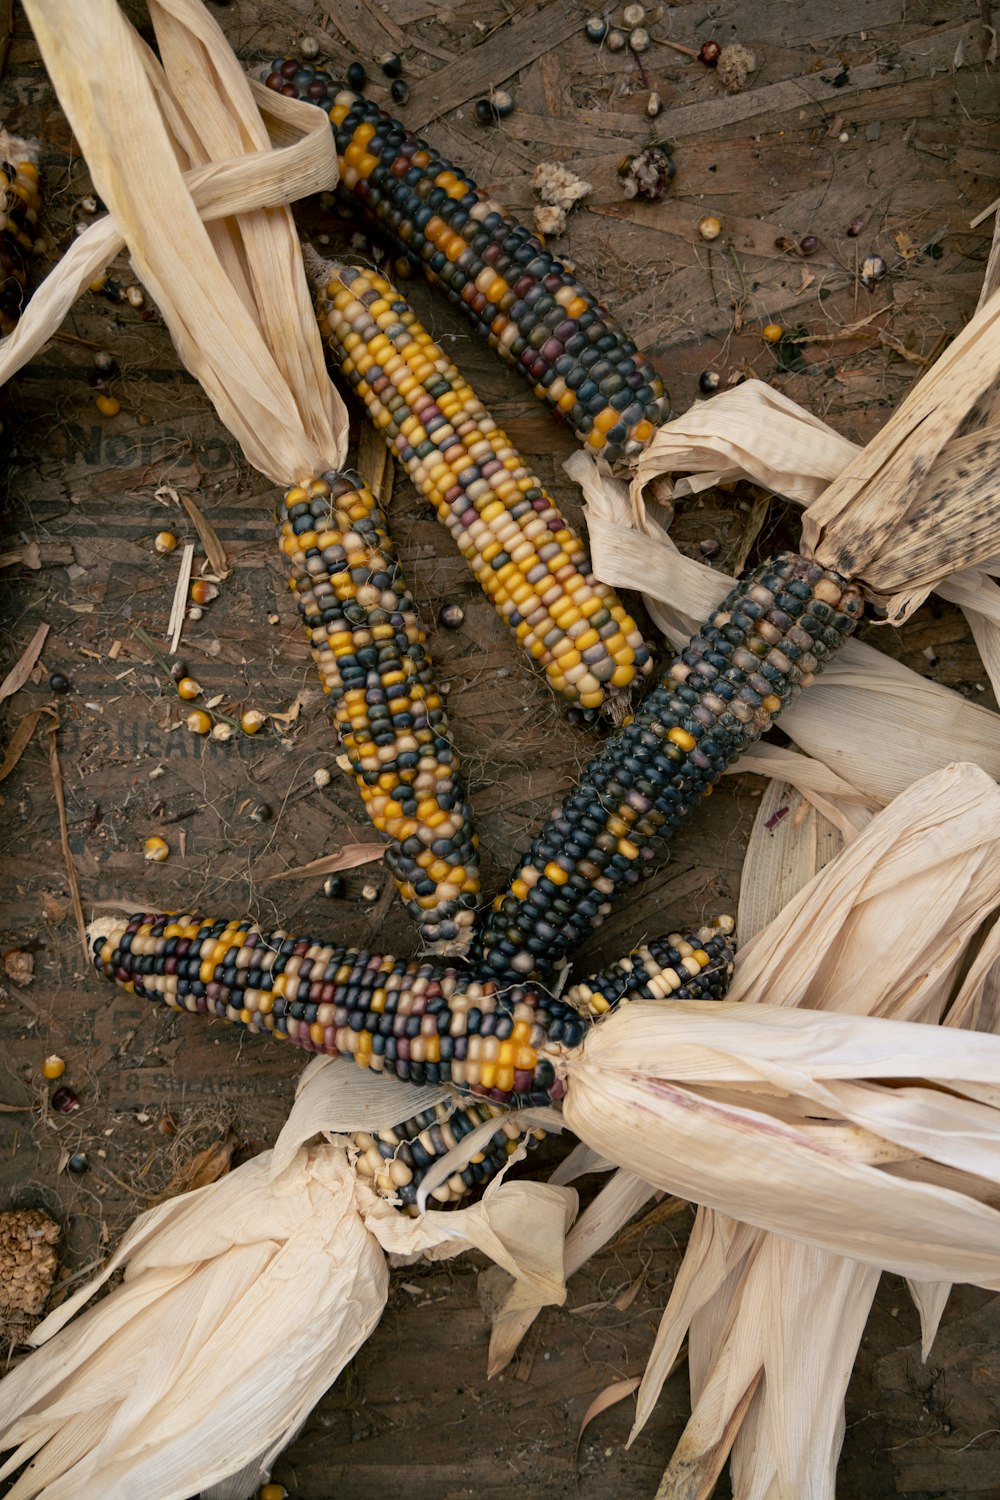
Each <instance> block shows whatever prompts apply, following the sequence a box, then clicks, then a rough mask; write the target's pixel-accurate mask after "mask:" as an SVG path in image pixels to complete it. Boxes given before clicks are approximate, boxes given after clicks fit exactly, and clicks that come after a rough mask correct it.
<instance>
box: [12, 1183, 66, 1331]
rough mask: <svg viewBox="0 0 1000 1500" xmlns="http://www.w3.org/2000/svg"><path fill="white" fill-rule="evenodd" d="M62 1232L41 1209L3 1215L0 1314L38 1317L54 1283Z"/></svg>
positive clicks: (26, 1209) (18, 1210)
mask: <svg viewBox="0 0 1000 1500" xmlns="http://www.w3.org/2000/svg"><path fill="white" fill-rule="evenodd" d="M61 1233H62V1231H61V1230H60V1228H59V1225H58V1224H57V1223H56V1221H55V1220H54V1219H50V1218H49V1216H48V1214H46V1213H43V1212H42V1210H41V1209H40V1208H21V1209H12V1210H11V1211H10V1212H8V1213H2V1214H0V1310H2V1311H4V1312H7V1313H27V1315H28V1316H29V1317H32V1318H34V1317H37V1315H38V1314H39V1313H40V1312H41V1310H42V1308H43V1307H44V1306H45V1301H46V1298H47V1297H48V1295H49V1292H50V1291H51V1289H52V1283H53V1281H54V1280H55V1275H56V1267H57V1266H58V1264H59V1257H58V1255H57V1253H56V1245H57V1244H58V1243H59V1238H60V1235H61Z"/></svg>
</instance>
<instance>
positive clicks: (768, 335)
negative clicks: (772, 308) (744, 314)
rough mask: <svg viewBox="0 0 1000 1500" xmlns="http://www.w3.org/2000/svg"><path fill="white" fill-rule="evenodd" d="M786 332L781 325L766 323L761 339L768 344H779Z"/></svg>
mask: <svg viewBox="0 0 1000 1500" xmlns="http://www.w3.org/2000/svg"><path fill="white" fill-rule="evenodd" d="M784 332H785V330H784V329H783V328H782V326H781V324H780V323H765V324H764V327H763V328H762V329H761V337H762V338H763V340H764V342H765V343H766V344H777V343H778V342H779V340H780V339H781V338H782V337H783V335H784Z"/></svg>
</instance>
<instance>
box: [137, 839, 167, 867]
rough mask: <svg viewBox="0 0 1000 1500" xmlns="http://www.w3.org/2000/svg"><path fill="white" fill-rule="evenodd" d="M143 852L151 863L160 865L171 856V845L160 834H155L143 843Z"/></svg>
mask: <svg viewBox="0 0 1000 1500" xmlns="http://www.w3.org/2000/svg"><path fill="white" fill-rule="evenodd" d="M143 854H144V856H145V858H146V859H147V860H149V862H150V864H154V865H160V864H162V863H163V861H164V860H165V859H168V858H169V856H170V845H169V844H168V843H167V841H166V839H161V838H160V836H159V834H153V836H152V838H148V839H147V840H146V842H145V844H144V845H143Z"/></svg>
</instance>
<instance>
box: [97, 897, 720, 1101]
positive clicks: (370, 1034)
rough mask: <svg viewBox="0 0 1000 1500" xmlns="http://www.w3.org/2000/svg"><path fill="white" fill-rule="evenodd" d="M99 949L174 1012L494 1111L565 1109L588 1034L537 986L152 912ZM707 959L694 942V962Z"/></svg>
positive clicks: (691, 988)
mask: <svg viewBox="0 0 1000 1500" xmlns="http://www.w3.org/2000/svg"><path fill="white" fill-rule="evenodd" d="M91 941H92V945H93V952H94V963H95V967H96V968H97V970H98V972H99V973H102V974H104V975H105V976H106V977H107V978H108V979H112V980H115V981H116V982H117V983H118V984H121V985H124V986H125V988H127V989H129V990H130V991H132V992H134V993H135V994H137V995H143V996H145V997H146V998H147V999H150V1000H156V1001H160V1002H162V1003H163V1004H165V1005H169V1006H170V1007H172V1009H174V1010H187V1011H193V1012H200V1013H202V1014H206V1015H212V1016H219V1017H223V1018H225V1019H226V1020H229V1021H236V1022H239V1023H241V1024H242V1025H244V1026H246V1027H247V1029H248V1030H249V1031H251V1032H253V1033H254V1034H258V1033H263V1032H270V1033H271V1034H272V1035H274V1036H279V1037H287V1038H288V1039H289V1040H290V1041H292V1042H294V1043H295V1044H296V1045H297V1046H299V1047H303V1048H305V1049H306V1050H307V1051H310V1052H324V1053H327V1054H329V1055H331V1056H336V1055H338V1054H341V1053H344V1054H349V1055H351V1056H353V1057H354V1059H355V1061H356V1062H357V1063H359V1064H360V1065H361V1066H362V1067H368V1068H373V1069H374V1070H375V1071H376V1072H389V1073H395V1074H396V1076H397V1077H399V1078H402V1079H404V1080H406V1081H409V1082H412V1083H418V1084H423V1083H442V1084H450V1085H451V1086H452V1087H454V1088H455V1089H457V1090H458V1091H459V1092H460V1093H464V1094H472V1095H476V1096H479V1097H482V1098H486V1099H489V1100H490V1101H492V1102H493V1103H495V1104H511V1103H518V1104H540V1103H546V1102H548V1101H550V1100H553V1099H558V1098H560V1097H561V1096H562V1093H563V1085H562V1083H561V1082H560V1081H559V1080H558V1079H557V1077H556V1072H555V1068H554V1067H553V1062H552V1059H553V1057H555V1056H557V1055H558V1053H559V1052H560V1051H561V1050H562V1049H564V1048H571V1047H575V1046H577V1044H578V1043H579V1042H580V1041H581V1040H582V1038H583V1035H584V1033H585V1031H586V1029H587V1027H588V1025H589V1024H590V1023H589V1019H588V1018H585V1016H584V1015H582V1014H581V1013H580V1010H579V1009H576V1008H574V1006H573V1005H572V1004H568V1003H566V1002H564V1001H562V1000H557V999H555V998H554V997H553V996H552V995H550V994H549V993H548V992H547V991H546V990H545V989H544V988H543V987H542V986H540V985H538V984H532V985H524V984H517V983H515V984H508V983H501V982H500V981H498V980H497V979H496V978H495V977H493V976H489V975H487V976H484V975H483V974H482V973H481V971H479V970H477V969H475V968H473V967H471V966H470V965H468V964H465V963H461V962H457V963H446V962H444V961H442V960H440V959H428V960H424V961H421V960H419V959H409V960H408V959H399V958H393V957H392V956H391V955H389V954H381V953H369V952H366V951H364V950H358V949H354V948H346V947H343V946H342V945H339V944H334V943H321V942H318V941H314V940H313V939H311V938H294V937H291V936H289V935H288V934H287V933H285V932H283V931H280V930H279V931H276V932H264V931H262V929H261V928H260V927H257V926H255V925H254V924H253V923H252V922H251V921H250V920H249V919H246V918H244V919H242V920H237V921H230V922H223V921H219V922H210V921H202V920H201V919H200V918H198V917H192V916H163V915H155V914H154V915H148V914H144V913H141V912H140V913H137V914H136V915H135V916H132V917H129V918H104V919H101V921H99V922H97V923H95V924H94V926H93V928H92V930H91ZM699 947H700V938H698V937H696V938H695V939H694V940H693V941H692V942H691V948H692V950H695V949H698V948H699ZM701 953H702V954H703V955H704V961H703V962H702V961H701V960H699V970H698V974H697V975H695V974H692V975H691V976H690V979H689V981H688V984H687V986H686V989H687V994H688V995H689V996H692V997H702V998H707V997H709V996H710V995H711V994H712V993H713V992H714V990H715V989H717V988H718V980H719V975H720V973H723V974H724V973H725V968H726V965H725V961H724V955H723V953H722V952H721V950H717V952H716V953H715V954H714V955H713V953H711V952H710V951H709V950H708V949H704V950H701ZM709 968H712V969H713V972H712V973H711V974H707V972H706V971H707V970H708V969H709ZM587 983H588V988H589V991H590V996H591V998H590V999H589V1000H587V1001H586V1002H585V1006H586V1008H587V1010H588V1012H589V1013H591V1014H594V1013H601V1012H602V1011H604V1010H606V1009H607V1008H608V1005H607V1004H604V1003H602V1002H603V1001H604V1000H605V999H606V997H605V996H604V994H603V991H602V984H604V983H606V981H604V980H603V979H602V978H601V977H598V978H595V979H593V980H591V981H588V982H587ZM581 993H582V991H581ZM650 993H652V990H650ZM595 996H599V997H600V998H599V999H597V1000H596V1001H595V1000H594V998H593V997H595Z"/></svg>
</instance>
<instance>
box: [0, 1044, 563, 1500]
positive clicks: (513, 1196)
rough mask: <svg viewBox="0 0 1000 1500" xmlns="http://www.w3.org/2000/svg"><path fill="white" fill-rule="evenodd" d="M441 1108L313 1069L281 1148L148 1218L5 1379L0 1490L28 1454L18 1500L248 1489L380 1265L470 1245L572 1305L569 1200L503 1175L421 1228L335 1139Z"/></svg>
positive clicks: (330, 1361) (292, 1424)
mask: <svg viewBox="0 0 1000 1500" xmlns="http://www.w3.org/2000/svg"><path fill="white" fill-rule="evenodd" d="M439 1096H440V1091H432V1092H431V1093H430V1094H428V1093H427V1091H424V1093H423V1094H420V1095H418V1094H417V1093H415V1092H414V1090H413V1089H411V1088H409V1087H407V1086H406V1085H405V1084H399V1083H396V1082H395V1081H394V1080H389V1079H377V1078H374V1077H370V1078H366V1077H364V1076H363V1075H360V1074H359V1070H358V1069H356V1068H354V1067H353V1066H352V1065H351V1064H350V1063H343V1062H341V1063H334V1062H332V1061H331V1060H330V1059H328V1058H326V1059H318V1060H317V1061H316V1062H314V1063H313V1064H311V1065H310V1067H309V1068H307V1069H306V1071H305V1073H304V1074H303V1076H302V1079H301V1080H300V1085H299V1091H298V1097H297V1099H296V1102H295V1105H294V1107H293V1109H292V1111H291V1114H290V1115H289V1118H288V1121H287V1122H286V1124H285V1126H284V1128H283V1130H282V1132H281V1135H280V1136H279V1138H278V1141H277V1143H276V1145H275V1148H274V1150H273V1151H267V1152H264V1153H262V1154H261V1155H260V1156H257V1157H255V1158H254V1159H253V1160H252V1161H249V1162H247V1163H246V1164H245V1165H243V1166H241V1167H238V1168H237V1169H236V1171H235V1172H233V1173H231V1174H230V1175H229V1176H228V1177H226V1178H223V1179H222V1180H221V1181H219V1182H216V1183H213V1184H211V1185H210V1186H209V1187H205V1188H200V1189H198V1190H197V1191H195V1192H192V1193H187V1194H185V1195H184V1196H182V1197H180V1198H175V1199H172V1200H170V1201H169V1202H167V1203H165V1204H162V1205H161V1206H160V1207H158V1208H155V1209H153V1210H151V1211H150V1212H149V1213H146V1214H143V1215H142V1216H141V1217H140V1218H139V1219H138V1220H137V1221H136V1223H135V1224H134V1225H133V1226H132V1228H131V1230H130V1231H129V1233H128V1235H127V1236H126V1238H125V1240H124V1241H123V1243H122V1245H121V1247H120V1248H119V1250H118V1251H117V1253H116V1254H115V1255H114V1256H113V1257H112V1258H111V1260H110V1261H109V1262H108V1264H107V1265H106V1266H105V1268H104V1270H103V1271H102V1272H101V1274H100V1275H99V1276H98V1277H97V1278H96V1279H95V1280H94V1281H92V1282H90V1283H89V1284H88V1285H87V1286H85V1287H84V1288H82V1289H81V1290H80V1291H79V1292H78V1293H77V1294H76V1295H75V1296H74V1297H73V1298H71V1299H70V1300H69V1301H67V1302H66V1303H64V1304H63V1305H62V1306H61V1307H60V1308H59V1309H58V1311H57V1312H55V1313H53V1314H52V1315H51V1316H50V1317H49V1318H47V1319H46V1320H45V1322H44V1323H42V1324H41V1325H40V1326H39V1328H37V1329H36V1330H35V1332H34V1334H33V1336H32V1342H33V1343H35V1344H39V1345H41V1347H40V1348H39V1349H38V1350H37V1352H36V1353H34V1354H33V1355H31V1356H30V1358H28V1359H27V1360H26V1361H25V1362H24V1363H23V1364H21V1365H19V1366H18V1367H17V1368H16V1369H15V1370H14V1371H12V1372H11V1373H10V1374H9V1375H7V1376H5V1378H4V1379H3V1381H0V1447H3V1448H7V1449H9V1448H15V1449H16V1451H15V1452H14V1453H13V1455H12V1457H11V1458H10V1459H9V1460H8V1462H7V1464H6V1465H5V1466H4V1468H3V1470H0V1476H2V1475H7V1474H9V1473H11V1472H13V1471H14V1470H15V1469H16V1468H18V1467H19V1466H20V1465H21V1464H22V1463H24V1461H25V1460H26V1459H27V1458H29V1457H31V1456H32V1455H34V1461H33V1463H32V1464H31V1466H30V1468H29V1469H28V1470H27V1471H26V1472H25V1474H24V1475H22V1477H21V1479H20V1480H18V1482H17V1483H16V1484H15V1485H14V1487H13V1489H11V1490H10V1491H9V1494H10V1496H11V1497H12V1500H30V1497H34V1496H37V1495H40V1496H44V1497H45V1500H135V1496H137V1495H142V1496H147V1497H150V1500H153V1497H155V1500H186V1497H187V1496H190V1495H192V1494H195V1493H196V1492H199V1491H200V1492H201V1494H202V1495H203V1496H205V1497H206V1500H208V1497H215V1500H223V1497H227V1496H228V1497H233V1500H243V1497H246V1496H249V1495H251V1494H253V1493H254V1492H255V1490H256V1488H257V1486H258V1485H259V1484H260V1483H261V1481H262V1479H263V1478H265V1477H266V1475H267V1472H268V1469H269V1466H270V1464H271V1462H272V1461H273V1459H274V1457H275V1456H276V1455H277V1453H278V1452H280V1450H281V1449H282V1448H283V1447H284V1446H285V1445H286V1443H287V1442H288V1441H290V1439H291V1437H292V1436H293V1435H294V1434H295V1432H296V1431H297V1430H298V1429H299V1427H300V1426H301V1425H302V1423H303V1422H304V1420H305V1418H306V1416H307V1415H308V1413H309V1411H310V1409H311V1408H312V1406H313V1405H314V1403H315V1402H316V1401H317V1400H318V1399H319V1397H320V1395H321V1394H322V1393H323V1391H324V1390H326V1388H327V1387H328V1386H329V1385H330V1384H331V1383H332V1382H333V1380H334V1379H335V1378H336V1376H337V1374H338V1372H339V1371H340V1370H341V1369H342V1368H343V1366H344V1365H345V1364H346V1363H347V1362H348V1360H349V1359H350V1358H351V1357H352V1356H353V1355H354V1353H355V1352H356V1351H357V1350H358V1348H359V1347H360V1346H361V1344H362V1343H363V1342H364V1341H365V1339H366V1338H367V1337H368V1336H369V1334H370V1333H371V1331H372V1329H373V1328H374V1327H375V1325H376V1323H377V1322H378V1320H379V1318H380V1316H381V1313H382V1309H383V1307H384V1305H385V1299H386V1295H387V1292H388V1281H389V1277H388V1270H387V1264H386V1252H390V1253H391V1254H392V1255H394V1256H397V1257H405V1258H410V1259H412V1258H415V1257H417V1256H419V1255H428V1256H433V1257H435V1258H447V1257H451V1256H454V1255H458V1254H460V1253H461V1252H462V1251H463V1250H467V1249H472V1248H475V1249H478V1250H480V1251H482V1252H483V1253H485V1254H486V1255H488V1256H490V1257H491V1258H492V1259H493V1260H495V1261H496V1263H497V1264H498V1265H500V1266H502V1267H503V1268H504V1269H505V1270H506V1271H507V1272H509V1273H510V1274H512V1275H513V1276H515V1277H516V1278H517V1279H518V1280H523V1281H526V1282H527V1283H530V1286H531V1291H532V1296H533V1297H534V1298H535V1299H536V1300H537V1301H544V1300H552V1301H561V1300H562V1296H563V1270H562V1265H563V1240H564V1237H565V1233H566V1230H567V1228H568V1225H569V1222H570V1220H571V1219H572V1216H573V1212H574V1211H575V1205H576V1194H575V1193H574V1192H573V1190H572V1189H570V1188H565V1187H553V1186H548V1185H542V1184H532V1183H509V1182H503V1181H500V1180H498V1181H496V1182H495V1183H493V1184H491V1186H490V1188H489V1189H488V1190H487V1192H486V1194H485V1195H484V1197H483V1199H482V1201H481V1202H480V1203H478V1204H476V1205H475V1206H474V1207H472V1208H468V1209H461V1210H457V1211H455V1212H452V1213H448V1214H429V1215H427V1216H426V1217H425V1218H423V1219H421V1220H413V1219H408V1218H406V1217H405V1216H403V1215H401V1214H400V1213H399V1212H398V1211H397V1210H396V1208H394V1207H393V1206H392V1204H391V1203H390V1202H388V1201H387V1200H385V1199H382V1198H380V1197H378V1196H377V1195H376V1194H375V1193H374V1192H373V1191H372V1190H371V1189H370V1187H369V1186H368V1185H367V1184H366V1183H365V1182H363V1181H362V1180H360V1179H359V1178H358V1177H357V1176H356V1175H355V1173H354V1170H353V1167H352V1166H351V1155H350V1152H349V1150H348V1149H347V1143H346V1141H345V1140H344V1138H343V1137H342V1136H340V1135H339V1132H342V1131H344V1130H350V1129H355V1128H361V1126H362V1124H364V1125H365V1127H366V1128H369V1129H371V1128H382V1127H384V1126H386V1125H388V1124H389V1123H391V1122H392V1121H397V1122H398V1121H399V1119H400V1118H407V1117H408V1116H409V1115H411V1114H412V1112H413V1109H414V1107H415V1105H414V1101H415V1100H416V1101H417V1105H416V1107H418V1108H423V1107H425V1106H426V1104H428V1103H429V1102H431V1098H432V1097H435V1098H436V1097H439ZM317 1135H321V1136H325V1137H326V1140H325V1141H323V1140H320V1141H317ZM122 1267H124V1269H125V1279H124V1281H123V1282H122V1283H121V1284H120V1285H119V1286H117V1287H116V1288H115V1289H114V1290H113V1291H112V1292H111V1293H110V1294H109V1295H108V1296H106V1297H105V1298H104V1299H103V1300H101V1301H100V1302H98V1303H97V1304H96V1306H94V1307H93V1308H91V1309H90V1310H89V1311H87V1312H84V1313H80V1309H81V1308H82V1307H83V1306H84V1305H85V1304H86V1303H87V1302H88V1301H89V1299H90V1298H91V1297H92V1296H93V1294H94V1292H95V1290H96V1289H97V1288H98V1287H99V1286H100V1285H101V1284H102V1283H103V1282H104V1281H106V1280H107V1278H108V1277H109V1276H110V1275H111V1274H112V1273H113V1272H114V1271H115V1270H117V1269H120V1268H122ZM77 1314H79V1315H78V1316H77ZM248 1414H250V1415H249V1417H248ZM234 1476H235V1477H234Z"/></svg>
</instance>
